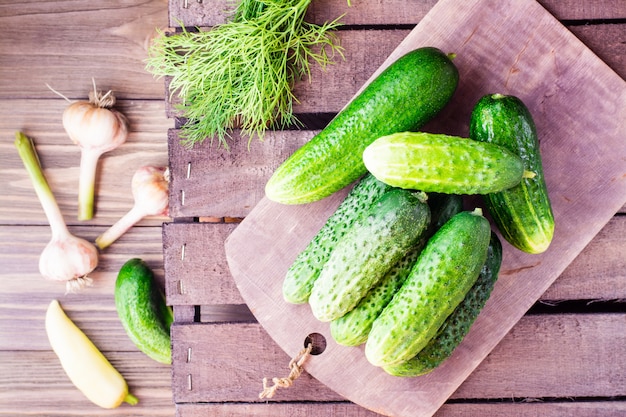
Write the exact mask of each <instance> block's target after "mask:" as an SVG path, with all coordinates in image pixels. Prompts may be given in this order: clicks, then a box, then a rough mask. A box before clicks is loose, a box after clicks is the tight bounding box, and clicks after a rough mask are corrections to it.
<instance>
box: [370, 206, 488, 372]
mask: <svg viewBox="0 0 626 417" xmlns="http://www.w3.org/2000/svg"><path fill="white" fill-rule="evenodd" d="M490 237H491V229H490V225H489V222H488V221H487V219H485V218H484V217H483V216H482V212H481V211H480V209H476V210H474V211H473V212H467V211H463V212H461V213H458V214H456V215H455V216H454V217H452V218H451V219H450V220H449V221H448V222H447V223H446V224H444V225H443V226H442V227H441V229H439V230H438V231H437V232H436V233H435V234H434V235H433V236H432V237H431V238H430V239H429V241H428V243H427V244H426V247H425V248H424V249H423V250H422V253H421V254H420V256H419V258H418V260H417V262H416V264H415V266H414V267H413V269H412V270H411V273H410V274H409V277H408V278H407V279H406V281H405V282H404V284H403V285H402V287H401V288H400V289H399V290H398V292H397V293H396V294H395V295H394V297H393V299H392V300H391V301H390V302H389V304H388V305H387V307H385V309H384V310H383V311H382V313H381V314H380V316H378V318H377V319H376V320H375V321H374V324H373V325H372V330H371V331H370V333H369V336H368V339H367V342H366V343H365V355H366V357H367V359H368V360H369V362H370V363H372V364H373V365H375V366H383V367H384V366H389V365H394V364H398V363H401V362H405V361H407V360H409V359H410V358H412V357H414V356H415V355H417V353H418V352H419V351H420V350H422V349H423V348H424V346H426V344H427V343H428V342H429V341H430V340H431V339H432V338H433V337H434V336H435V335H436V334H437V331H438V330H439V328H440V327H441V325H442V324H443V323H444V321H445V320H446V319H447V318H448V316H449V315H450V314H451V313H452V311H454V309H455V308H456V307H457V306H458V305H459V303H460V302H461V301H462V300H463V298H464V297H465V294H467V292H468V291H469V289H470V288H471V287H472V286H473V285H474V283H475V282H476V279H477V278H478V274H479V273H480V270H481V268H482V266H483V265H484V263H485V260H486V259H487V248H488V247H489V240H490Z"/></svg>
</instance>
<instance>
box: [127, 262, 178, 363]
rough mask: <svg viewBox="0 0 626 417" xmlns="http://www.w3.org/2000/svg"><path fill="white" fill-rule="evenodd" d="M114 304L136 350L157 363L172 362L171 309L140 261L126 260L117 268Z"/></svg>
mask: <svg viewBox="0 0 626 417" xmlns="http://www.w3.org/2000/svg"><path fill="white" fill-rule="evenodd" d="M115 307H116V308H117V313H118V316H119V318H120V321H121V322H122V325H123V326H124V330H126V333H127V334H128V336H129V337H130V339H131V340H132V341H133V343H134V344H135V346H137V348H138V349H139V350H141V351H142V352H143V353H145V354H146V355H148V356H149V357H150V358H152V359H154V360H155V361H157V362H161V363H165V364H170V363H172V354H171V341H170V325H171V323H172V321H173V314H172V310H171V308H170V307H168V306H167V305H166V303H165V296H164V295H163V293H162V292H161V290H160V289H159V288H158V286H157V284H156V282H155V280H154V274H153V272H152V270H151V269H150V267H149V266H148V265H147V264H146V263H145V262H144V261H143V260H141V259H138V258H133V259H130V260H128V261H127V262H126V263H125V264H124V265H123V266H122V268H121V269H120V271H119V273H118V275H117V279H116V281H115Z"/></svg>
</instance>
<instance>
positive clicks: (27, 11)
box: [0, 0, 167, 100]
mask: <svg viewBox="0 0 626 417" xmlns="http://www.w3.org/2000/svg"><path fill="white" fill-rule="evenodd" d="M165 25H167V3H166V2H165V1H162V0H148V1H143V2H133V1H126V0H118V1H111V2H107V3H106V4H103V3H102V2H90V1H88V0H79V1H64V2H57V1H39V0H28V1H24V2H19V3H15V2H2V4H0V27H2V28H3V36H2V37H0V51H1V52H0V62H1V63H2V65H0V97H1V98H2V99H5V100H6V99H8V98H10V99H13V98H41V99H48V98H50V97H51V96H50V91H49V90H48V89H47V88H46V86H45V84H46V83H47V84H50V85H52V86H54V88H55V89H57V90H58V91H61V92H63V93H64V94H65V95H66V96H67V97H70V98H80V97H83V95H84V94H85V92H87V91H90V89H91V79H92V77H93V78H95V80H96V81H97V83H98V85H101V86H103V87H104V86H108V88H112V89H113V90H115V91H116V92H117V93H118V97H119V98H131V99H156V100H162V99H163V93H164V91H163V81H162V80H157V79H155V78H154V77H153V76H152V75H151V74H150V73H148V72H147V71H146V70H145V69H144V68H145V62H144V61H145V59H146V57H147V47H148V45H149V43H150V42H151V39H152V38H153V37H154V36H155V35H156V32H155V28H156V27H163V26H165ZM23 74H28V76H26V77H25V76H23Z"/></svg>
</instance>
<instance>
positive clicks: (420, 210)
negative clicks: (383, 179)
mask: <svg viewBox="0 0 626 417" xmlns="http://www.w3.org/2000/svg"><path fill="white" fill-rule="evenodd" d="M429 223H430V209H429V208H428V205H427V204H426V203H425V195H424V194H423V193H421V194H420V195H416V194H415V193H412V192H409V191H407V190H400V189H394V190H391V191H389V192H387V193H385V194H383V196H382V197H380V198H379V199H378V200H377V201H376V202H375V203H374V204H373V205H372V207H371V208H370V210H368V211H367V212H365V213H363V215H362V216H361V217H359V219H358V220H357V221H356V222H355V223H354V225H353V226H352V228H350V230H349V231H348V233H346V234H345V235H344V237H343V238H341V240H339V242H337V245H336V246H335V249H334V250H333V251H332V253H331V255H330V258H329V259H328V262H327V263H326V265H324V268H322V271H321V273H320V275H319V277H318V279H317V280H316V281H315V284H313V290H312V291H311V296H310V297H309V304H310V306H311V310H312V311H313V315H314V316H315V317H316V318H317V319H318V320H320V321H325V322H326V321H332V320H334V319H336V318H338V317H341V316H343V315H344V314H346V313H347V312H348V311H350V310H352V309H353V308H354V306H356V305H357V304H358V302H359V301H360V300H361V298H363V297H364V296H365V294H367V292H368V291H369V290H370V289H371V288H372V287H374V286H375V285H376V284H377V283H378V282H379V281H380V280H381V279H382V278H383V277H384V276H385V274H386V273H387V272H388V271H389V270H390V269H391V267H392V266H393V265H394V264H396V263H397V262H398V261H399V260H400V259H401V258H402V257H403V256H405V255H406V253H407V252H408V251H409V250H410V248H411V247H412V246H413V245H415V244H416V243H417V241H418V240H419V239H420V237H421V235H422V234H423V233H424V232H425V231H426V229H427V227H428V224H429Z"/></svg>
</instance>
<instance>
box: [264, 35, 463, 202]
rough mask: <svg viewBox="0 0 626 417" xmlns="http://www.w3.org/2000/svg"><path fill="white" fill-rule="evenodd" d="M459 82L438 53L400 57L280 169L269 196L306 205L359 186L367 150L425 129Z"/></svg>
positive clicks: (267, 188)
mask: <svg viewBox="0 0 626 417" xmlns="http://www.w3.org/2000/svg"><path fill="white" fill-rule="evenodd" d="M458 79H459V74H458V71H457V69H456V67H455V66H454V64H453V63H452V61H451V60H450V58H449V57H448V56H447V55H446V54H444V53H443V52H441V51H440V50H439V49H436V48H431V47H426V48H419V49H416V50H414V51H411V52H409V53H407V54H405V55H404V56H402V57H400V58H399V59H398V60H396V61H395V62H393V63H392V64H391V65H390V66H389V67H388V68H386V69H385V70H384V71H383V72H381V74H380V75H378V76H377V77H376V78H375V79H374V80H373V81H372V82H371V83H370V84H369V85H367V86H366V87H365V88H364V89H363V91H362V92H361V93H360V94H359V95H358V96H357V97H355V98H354V100H352V101H351V102H350V103H349V104H348V105H347V106H346V107H345V108H344V109H343V110H342V111H341V112H339V114H337V116H336V117H335V118H334V119H333V120H331V122H330V123H329V124H328V126H326V128H325V129H323V130H322V131H321V132H320V133H318V134H317V135H316V136H315V137H313V138H312V139H311V140H310V141H309V142H308V143H306V144H305V145H304V146H302V147H301V148H300V149H298V150H297V151H296V152H294V154H293V155H291V156H290V157H289V158H288V159H287V160H286V161H285V162H284V163H283V164H282V165H281V166H279V167H278V169H277V170H276V171H275V172H274V174H273V175H272V177H271V178H270V180H269V181H268V183H267V184H266V186H265V194H266V196H267V197H268V198H269V199H270V200H273V201H276V202H279V203H283V204H304V203H309V202H312V201H317V200H321V199H322V198H324V197H327V196H329V195H331V194H332V193H334V192H335V191H337V190H340V189H342V188H344V187H345V186H347V185H349V184H350V183H352V182H354V181H355V180H356V179H358V178H359V177H361V176H362V175H363V174H365V172H366V169H365V167H364V165H363V161H362V159H361V154H362V153H363V150H364V149H365V147H366V146H367V145H369V144H370V143H372V142H373V141H374V139H376V138H378V137H380V136H383V135H388V134H390V133H394V132H402V131H405V130H416V129H418V128H419V127H421V126H422V125H424V124H425V123H426V122H427V121H429V120H430V119H432V118H433V117H434V116H435V115H436V114H437V113H438V112H439V111H440V110H441V109H442V108H443V107H444V106H445V105H446V104H447V103H448V101H449V100H450V98H451V97H452V94H453V93H454V91H455V90H456V86H457V83H458Z"/></svg>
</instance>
